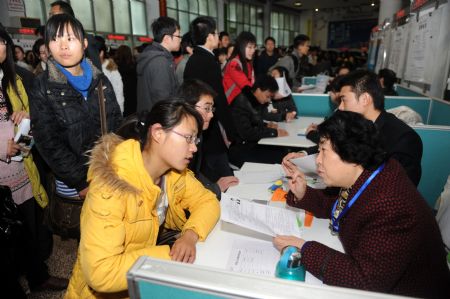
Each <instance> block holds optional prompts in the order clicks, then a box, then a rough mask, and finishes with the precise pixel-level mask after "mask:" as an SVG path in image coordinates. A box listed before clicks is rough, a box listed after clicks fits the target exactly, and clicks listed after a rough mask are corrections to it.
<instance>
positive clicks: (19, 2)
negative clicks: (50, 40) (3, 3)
mask: <svg viewBox="0 0 450 299" xmlns="http://www.w3.org/2000/svg"><path fill="white" fill-rule="evenodd" d="M8 14H9V16H10V17H24V16H25V5H24V4H23V0H8Z"/></svg>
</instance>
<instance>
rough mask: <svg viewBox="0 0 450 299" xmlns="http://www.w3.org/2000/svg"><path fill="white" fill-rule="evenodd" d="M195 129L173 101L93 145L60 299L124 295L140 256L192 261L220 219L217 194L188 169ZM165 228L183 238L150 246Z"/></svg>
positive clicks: (195, 119)
mask: <svg viewBox="0 0 450 299" xmlns="http://www.w3.org/2000/svg"><path fill="white" fill-rule="evenodd" d="M201 130H202V118H201V116H200V115H199V114H198V112H197V111H196V110H195V107H192V106H190V105H189V104H187V103H185V102H184V101H179V100H175V99H174V100H171V101H162V102H158V103H157V104H156V105H155V106H154V107H153V109H152V111H151V112H150V113H148V114H147V115H144V116H142V117H139V119H138V118H137V117H136V118H135V119H132V120H129V121H128V122H126V123H125V125H124V126H123V127H122V128H121V129H120V130H119V132H118V134H119V135H120V136H119V135H115V134H109V135H106V136H104V137H103V138H102V139H101V141H100V143H99V144H97V145H96V146H95V147H94V149H93V150H92V153H91V158H90V167H89V172H88V180H89V192H88V194H87V197H86V200H85V202H84V205H83V210H82V212H81V240H80V246H79V251H78V258H77V262H76V264H75V268H74V271H73V274H72V278H71V280H70V283H69V287H68V290H67V293H66V298H98V297H102V296H104V295H106V294H105V293H109V294H108V295H109V296H112V297H122V296H126V291H127V281H126V273H127V271H128V270H129V268H130V267H131V266H132V264H133V263H134V262H135V261H136V260H137V258H138V257H139V256H142V255H148V256H153V257H158V258H162V259H171V260H174V261H179V262H186V263H193V262H194V260H195V254H196V243H197V241H202V240H204V239H205V238H206V237H207V235H208V234H209V232H210V231H211V230H212V229H213V227H214V225H215V224H216V222H217V220H218V219H219V215H220V206H219V202H218V200H217V198H216V197H215V195H214V194H213V193H212V192H210V191H209V190H207V189H206V188H205V187H203V185H202V184H201V183H200V182H199V181H197V180H196V179H195V177H194V175H193V173H192V172H191V171H189V170H187V168H186V167H187V165H188V164H189V162H190V160H191V159H192V156H193V154H194V153H195V152H196V151H197V147H196V145H197V143H198V142H199V138H198V137H197V135H198V134H199V133H200V132H201ZM167 229H169V230H178V231H180V232H181V236H180V237H179V238H178V239H177V240H176V241H175V243H174V244H173V245H172V247H169V246H168V245H156V244H157V239H158V233H159V232H161V231H164V230H167ZM111 293H115V294H111ZM108 298H109V297H108Z"/></svg>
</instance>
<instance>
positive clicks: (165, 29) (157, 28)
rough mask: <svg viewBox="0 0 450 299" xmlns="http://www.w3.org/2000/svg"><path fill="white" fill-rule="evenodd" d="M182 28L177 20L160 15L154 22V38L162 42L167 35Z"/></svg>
mask: <svg viewBox="0 0 450 299" xmlns="http://www.w3.org/2000/svg"><path fill="white" fill-rule="evenodd" d="M177 29H178V30H179V29H180V24H179V23H178V21H177V20H175V19H172V18H169V17H159V18H157V19H156V20H154V21H153V23H152V32H153V39H154V40H155V42H157V43H161V42H162V40H163V38H164V36H165V35H172V34H174V33H175V31H177Z"/></svg>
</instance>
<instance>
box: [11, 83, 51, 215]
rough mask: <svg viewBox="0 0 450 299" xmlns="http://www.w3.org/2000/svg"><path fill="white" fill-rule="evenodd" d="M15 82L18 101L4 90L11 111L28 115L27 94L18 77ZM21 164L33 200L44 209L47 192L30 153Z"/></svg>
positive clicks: (14, 93) (13, 95)
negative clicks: (29, 183) (22, 164)
mask: <svg viewBox="0 0 450 299" xmlns="http://www.w3.org/2000/svg"><path fill="white" fill-rule="evenodd" d="M16 82H17V83H16V84H17V90H18V92H19V94H20V99H19V97H18V96H17V94H16V92H15V91H14V89H13V88H12V87H11V86H8V88H7V90H6V92H7V93H8V97H9V100H10V102H11V106H12V108H13V111H14V112H16V111H26V112H27V113H28V114H29V113H30V106H29V105H28V96H27V93H26V92H25V88H24V87H23V84H22V80H20V77H17V81H16ZM23 163H24V165H25V170H26V172H27V174H28V178H29V179H30V182H31V188H32V189H33V196H34V199H35V200H36V202H37V203H38V204H39V205H40V206H41V207H42V208H45V207H46V206H47V204H48V197H47V192H45V189H44V187H43V186H42V185H41V180H40V177H39V172H38V170H37V167H36V165H35V164H34V161H33V156H32V155H31V153H30V154H29V155H28V157H26V158H24V159H23Z"/></svg>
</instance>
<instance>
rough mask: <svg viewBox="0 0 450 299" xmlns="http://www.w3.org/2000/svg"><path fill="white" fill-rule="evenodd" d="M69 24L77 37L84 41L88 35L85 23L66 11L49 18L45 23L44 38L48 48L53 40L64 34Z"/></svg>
mask: <svg viewBox="0 0 450 299" xmlns="http://www.w3.org/2000/svg"><path fill="white" fill-rule="evenodd" d="M69 25H70V27H72V30H73V33H74V35H75V37H76V38H77V39H78V40H79V41H80V42H81V43H83V41H84V39H85V36H86V33H85V32H84V28H83V25H82V24H81V23H80V21H78V20H77V19H75V18H74V17H73V16H71V15H69V14H65V13H64V14H59V15H54V16H52V17H51V18H50V19H48V21H47V24H46V25H45V36H44V39H45V45H46V46H47V48H48V45H49V44H50V41H51V40H53V39H55V38H56V37H62V36H63V35H64V32H65V31H66V30H67V27H68V26H69Z"/></svg>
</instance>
